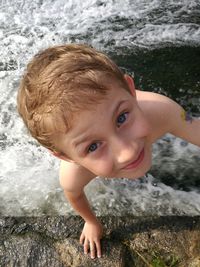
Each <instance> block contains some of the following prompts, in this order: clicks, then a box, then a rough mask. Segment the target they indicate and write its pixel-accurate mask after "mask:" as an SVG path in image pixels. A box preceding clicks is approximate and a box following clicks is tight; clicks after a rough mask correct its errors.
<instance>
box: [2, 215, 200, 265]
mask: <svg viewBox="0 0 200 267" xmlns="http://www.w3.org/2000/svg"><path fill="white" fill-rule="evenodd" d="M100 220H101V221H102V223H103V224H104V226H105V234H104V238H103V240H102V251H103V257H102V258H101V259H94V260H92V259H91V258H90V256H89V255H84V254H83V247H82V246H81V245H80V244H79V241H78V240H79V235H80V233H81V230H82V227H83V221H82V220H81V219H80V218H79V217H75V216H71V217H64V216H58V217H39V218H38V217H27V218H26V217H5V218H3V217H2V218H0V266H1V267H11V266H20V267H21V266H22V267H26V266H28V267H29V266H30V267H35V266H37V267H90V266H91V267H93V266H98V267H101V266H102V267H134V266H136V267H143V266H144V267H146V266H157V267H159V266H161V267H167V266H171V267H199V266H200V246H199V244H200V217H198V216H196V217H187V216H185V217H175V216H172V217H158V218H156V217H152V218H149V217H146V218H145V217H142V218H140V217H131V216H129V217H126V218H120V217H111V216H107V217H102V218H100Z"/></svg>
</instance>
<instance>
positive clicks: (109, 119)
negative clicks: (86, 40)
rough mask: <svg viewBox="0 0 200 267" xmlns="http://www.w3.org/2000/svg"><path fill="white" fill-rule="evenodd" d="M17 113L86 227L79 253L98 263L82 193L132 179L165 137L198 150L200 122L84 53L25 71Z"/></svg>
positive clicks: (40, 60)
mask: <svg viewBox="0 0 200 267" xmlns="http://www.w3.org/2000/svg"><path fill="white" fill-rule="evenodd" d="M18 110H19V113H20V115H21V116H22V118H23V120H24V122H25V124H26V126H27V128H28V129H29V131H30V133H31V134H32V136H33V137H34V138H36V139H37V140H38V141H39V142H40V143H41V144H42V145H43V146H45V147H46V148H47V149H49V151H50V152H51V153H52V154H53V155H54V156H56V157H58V158H60V159H61V166H60V184H61V186H62V188H63V189H64V193H65V196H66V198H67V199H68V200H69V202H70V203H71V205H72V206H73V208H74V209H75V210H76V212H78V213H79V214H80V216H81V217H82V218H83V219H84V220H85V225H84V228H83V231H82V234H81V236H80V243H81V244H83V245H84V253H86V254H87V253H88V250H90V255H91V258H95V256H96V255H97V256H98V257H101V245H100V239H101V237H102V226H101V224H100V222H99V221H98V219H97V218H96V216H95V214H94V213H93V212H92V210H91V208H90V205H89V203H88V201H87V198H86V196H85V194H84V187H85V186H86V184H88V183H89V182H90V181H91V180H92V179H94V178H95V177H96V176H101V177H107V178H108V177H110V178H112V177H113V178H120V177H126V178H130V179H135V178H138V177H141V176H143V175H144V174H145V173H146V172H147V171H148V170H149V169H150V167H151V147H152V144H153V143H154V142H155V141H156V140H157V139H158V138H160V137H161V136H163V135H164V134H165V133H171V134H174V135H175V136H178V137H181V138H183V139H185V140H187V141H188V142H191V143H193V144H195V145H197V146H200V120H198V119H194V118H191V117H189V119H188V116H186V114H185V112H184V110H183V108H182V107H181V106H179V105H178V104H177V103H175V102H174V101H173V100H171V99H169V98H168V97H165V96H163V95H159V94H156V93H151V92H142V91H140V90H136V89H135V85H134V81H133V79H132V78H131V77H130V76H128V75H124V74H123V73H122V72H121V70H119V68H118V67H117V66H116V65H115V63H113V62H112V61H111V60H110V59H109V58H108V57H107V56H106V55H104V54H102V53H100V52H98V51H96V50H94V49H93V48H90V47H88V46H85V45H77V44H70V45H63V46H55V47H52V48H48V49H46V50H45V51H43V52H41V53H39V54H37V55H36V56H35V57H34V58H33V60H32V61H31V62H30V63H29V64H28V66H27V70H26V73H25V75H24V77H23V79H22V81H21V85H20V90H19V93H18Z"/></svg>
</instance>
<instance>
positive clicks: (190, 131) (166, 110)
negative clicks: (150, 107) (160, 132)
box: [160, 96, 200, 147]
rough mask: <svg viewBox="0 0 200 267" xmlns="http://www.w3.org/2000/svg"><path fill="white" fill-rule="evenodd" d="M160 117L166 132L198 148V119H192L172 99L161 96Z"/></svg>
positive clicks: (199, 121) (199, 120)
mask: <svg viewBox="0 0 200 267" xmlns="http://www.w3.org/2000/svg"><path fill="white" fill-rule="evenodd" d="M160 100H161V101H162V111H161V112H160V116H161V117H162V119H163V122H164V123H166V125H167V131H168V132H169V133H171V134H173V135H175V136H177V137H180V138H182V139H184V140H186V141H188V142H190V143H192V144H194V145H197V146H199V147H200V118H193V117H192V116H191V115H189V113H187V112H186V111H185V110H184V109H183V108H182V107H181V106H180V105H179V104H177V103H176V102H175V101H173V100H172V99H170V98H168V97H165V96H161V99H160Z"/></svg>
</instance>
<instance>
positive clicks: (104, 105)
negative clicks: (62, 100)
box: [66, 88, 134, 139]
mask: <svg viewBox="0 0 200 267" xmlns="http://www.w3.org/2000/svg"><path fill="white" fill-rule="evenodd" d="M128 101H132V102H133V105H134V98H133V96H132V95H131V94H130V93H129V92H128V91H126V90H124V89H118V88H113V89H111V90H110V91H109V93H108V94H107V95H106V96H105V97H104V98H103V99H102V100H101V101H100V102H99V103H97V104H96V103H95V104H94V105H90V106H89V107H88V109H86V110H81V111H80V112H77V113H76V114H74V116H73V121H72V124H71V125H72V127H71V128H70V130H69V131H68V133H67V134H66V137H67V139H74V138H77V137H79V136H82V135H85V134H86V133H89V132H92V131H95V130H97V131H99V128H102V123H103V122H104V121H106V120H107V121H110V120H111V119H112V116H113V115H114V113H115V111H117V110H118V108H119V107H120V106H121V105H123V103H125V102H128ZM104 131H105V129H104Z"/></svg>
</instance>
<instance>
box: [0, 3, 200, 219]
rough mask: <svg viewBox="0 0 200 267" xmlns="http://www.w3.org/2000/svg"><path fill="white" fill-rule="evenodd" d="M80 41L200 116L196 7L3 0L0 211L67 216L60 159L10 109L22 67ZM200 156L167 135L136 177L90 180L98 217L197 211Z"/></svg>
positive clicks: (89, 191)
mask: <svg viewBox="0 0 200 267" xmlns="http://www.w3.org/2000/svg"><path fill="white" fill-rule="evenodd" d="M66 42H81V43H88V44H91V45H92V46H94V47H96V48H97V49H101V50H103V51H105V52H106V53H108V54H109V55H110V56H111V57H112V58H113V59H114V60H115V61H116V62H117V63H118V64H119V65H120V67H121V68H122V69H123V70H125V71H126V72H128V73H130V74H132V75H134V76H135V81H136V84H137V86H138V87H140V88H142V89H143V90H150V91H154V92H159V93H163V94H165V95H168V96H170V97H172V98H173V99H175V100H176V101H178V102H179V103H180V104H182V105H183V106H184V107H185V108H186V109H188V110H189V111H191V112H192V113H193V115H195V116H199V115H200V78H199V77H200V75H199V74H200V71H199V65H200V64H199V63H200V1H199V0H192V1H186V0H182V1H173V0H166V1H162V0H160V1H158V0H153V1H147V0H140V1H139V0H132V1H131V0H118V1H114V0H107V1H104V0H86V1H79V0H73V1H72V0H69V1H64V0H58V1H52V0H47V1H42V0H33V1H30V0H27V1H6V0H1V1H0V90H1V96H0V111H1V112H0V125H1V127H0V169H1V171H0V214H2V215H35V216H37V215H41V214H49V215H52V214H69V213H73V211H72V209H71V207H70V205H69V204H68V203H67V201H65V198H64V195H63V192H62V190H61V189H60V187H59V181H58V168H59V161H58V160H57V159H55V158H54V157H53V156H51V155H50V154H49V153H48V152H47V151H46V150H45V149H44V148H42V147H40V146H39V145H38V144H37V143H36V141H34V140H33V139H32V138H31V137H30V136H29V135H28V134H27V131H26V129H25V127H24V125H23V123H22V121H21V119H20V118H19V117H18V114H17V112H16V94H17V89H18V85H19V80H20V77H21V75H22V72H23V70H24V67H25V65H26V63H27V61H28V60H29V59H30V58H31V57H32V56H33V55H34V54H35V53H37V52H38V51H39V50H41V49H44V48H46V47H48V46H50V45H54V44H60V43H66ZM199 163H200V150H199V148H197V147H196V146H193V145H191V144H187V143H185V142H183V141H182V140H181V139H178V138H174V137H173V136H171V135H166V136H164V137H163V138H162V139H161V140H159V141H158V142H157V143H156V144H155V145H154V148H153V166H152V169H151V170H150V171H149V173H148V174H147V176H146V177H142V178H141V179H138V180H136V181H130V180H127V179H120V180H114V179H112V180H110V179H109V180H103V179H101V178H96V179H95V180H94V181H92V182H91V183H90V184H89V185H88V186H87V188H86V192H87V194H88V197H89V200H90V201H91V203H92V206H93V208H94V210H95V211H96V213H97V215H105V214H115V215H126V214H128V213H130V214H134V215H156V214H157V215H161V214H162V215H168V214H170V215H171V214H188V215H197V214H198V215H199V214H200V192H199V185H200V177H199V173H200V169H199V165H200V164H199Z"/></svg>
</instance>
